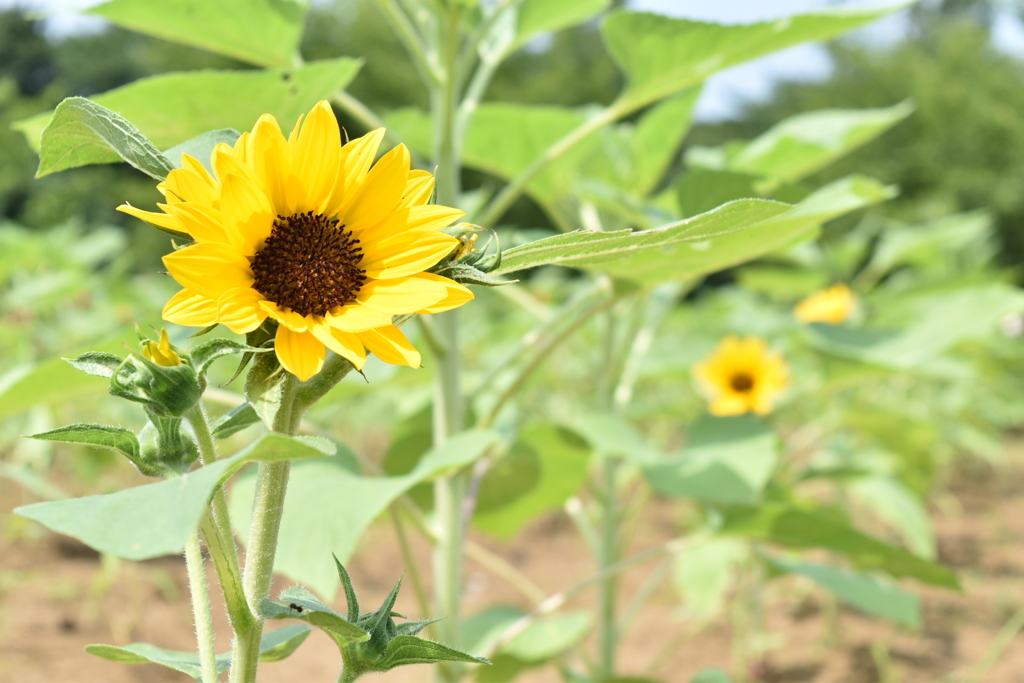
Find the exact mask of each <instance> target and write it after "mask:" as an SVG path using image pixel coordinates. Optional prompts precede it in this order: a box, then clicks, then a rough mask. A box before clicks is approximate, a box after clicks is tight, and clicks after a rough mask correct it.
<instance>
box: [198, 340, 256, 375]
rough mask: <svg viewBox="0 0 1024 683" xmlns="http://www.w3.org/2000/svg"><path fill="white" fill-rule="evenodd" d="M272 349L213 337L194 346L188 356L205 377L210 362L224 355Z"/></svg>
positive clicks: (199, 372)
mask: <svg viewBox="0 0 1024 683" xmlns="http://www.w3.org/2000/svg"><path fill="white" fill-rule="evenodd" d="M271 350H272V349H269V348H257V347H255V346H249V345H248V344H242V343H240V342H236V341H232V340H230V339H211V340H210V341H208V342H203V343H202V344H200V345H199V346H196V347H195V348H193V349H192V350H191V351H190V352H189V354H188V356H189V362H190V363H191V365H192V369H193V370H195V371H196V374H197V375H199V377H205V376H206V371H207V370H209V368H210V364H211V363H213V361H215V360H217V359H218V358H221V357H222V356H228V355H231V354H233V353H246V354H251V353H266V352H267V351H271Z"/></svg>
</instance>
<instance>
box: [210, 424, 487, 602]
mask: <svg viewBox="0 0 1024 683" xmlns="http://www.w3.org/2000/svg"><path fill="white" fill-rule="evenodd" d="M498 438H499V437H498V435H497V434H496V433H494V432H491V431H485V430H471V431H468V432H464V433H462V434H460V435H459V436H458V437H456V438H454V439H452V440H451V441H448V442H447V443H445V444H444V446H443V447H440V448H435V449H432V450H431V451H430V452H428V453H427V454H426V455H425V456H424V457H423V458H421V459H420V461H419V463H418V464H417V465H416V467H415V468H413V470H412V471H410V472H409V473H408V474H405V475H401V476H397V477H364V476H360V475H358V474H355V473H353V472H352V470H351V469H350V468H349V467H347V466H345V465H343V464H341V463H340V462H339V461H337V460H336V459H334V458H331V459H329V460H324V461H322V462H316V463H314V462H309V463H296V464H295V465H294V466H293V467H292V472H291V478H290V480H289V484H288V497H287V498H286V499H285V505H284V516H283V517H282V519H281V531H280V536H279V539H280V541H279V543H278V552H277V560H276V564H275V567H274V569H275V571H277V572H278V573H280V574H283V575H285V576H287V577H289V578H291V579H294V580H296V581H300V582H302V583H303V584H304V585H306V586H309V587H310V588H312V589H313V590H314V591H316V592H317V593H319V594H321V595H324V596H333V595H334V593H335V591H336V590H337V588H338V585H339V579H338V574H337V572H336V571H335V568H333V567H331V566H330V564H329V563H325V562H323V556H324V553H334V554H335V555H336V556H337V557H338V559H339V560H340V561H341V562H345V561H347V560H348V557H349V555H350V554H351V553H352V550H353V549H354V548H355V545H356V542H357V541H358V540H359V537H360V536H361V535H362V533H363V530H364V529H365V528H366V527H367V526H368V525H369V524H370V522H372V521H373V520H374V519H375V518H376V517H377V516H378V515H380V514H381V513H382V512H384V510H386V509H387V507H388V505H390V504H391V502H392V501H394V500H395V498H397V497H398V496H400V495H401V494H403V493H404V492H406V491H408V490H409V489H410V488H411V487H412V486H414V485H415V484H417V483H419V482H421V481H426V480H428V479H430V478H432V477H435V476H437V475H439V474H441V473H443V472H447V471H449V470H453V469H458V468H461V467H465V466H466V465H469V464H471V463H473V462H475V461H476V460H477V459H478V458H480V457H481V456H482V455H483V454H484V453H486V452H487V450H488V449H489V448H490V447H491V446H492V445H493V444H495V443H496V442H497V440H498ZM253 491H254V481H253V478H252V477H243V478H241V479H239V481H237V482H236V483H235V485H234V487H233V489H232V492H231V493H232V495H231V499H230V500H231V518H232V523H233V524H234V525H235V530H236V531H237V532H238V534H239V535H240V536H241V537H242V540H243V542H244V541H246V540H247V537H246V535H247V533H248V528H249V515H250V514H251V512H250V507H251V502H252V495H253ZM313 520H315V521H313Z"/></svg>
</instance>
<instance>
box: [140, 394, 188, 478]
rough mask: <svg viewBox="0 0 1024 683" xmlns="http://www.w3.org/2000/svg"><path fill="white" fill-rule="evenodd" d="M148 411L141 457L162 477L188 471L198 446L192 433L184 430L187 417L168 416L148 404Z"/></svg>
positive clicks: (143, 431)
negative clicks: (157, 411)
mask: <svg viewBox="0 0 1024 683" xmlns="http://www.w3.org/2000/svg"><path fill="white" fill-rule="evenodd" d="M146 413H147V414H148V415H149V422H147V423H146V426H145V427H143V428H142V431H141V432H139V460H140V461H142V462H143V463H145V464H146V466H147V467H149V468H150V469H152V470H155V471H157V472H159V476H162V477H173V476H179V475H182V474H184V473H185V472H188V469H189V466H191V465H192V463H194V462H195V461H196V460H197V459H198V458H199V448H198V447H197V446H196V442H195V441H194V440H193V438H192V435H191V433H189V432H187V431H185V425H184V423H185V421H184V420H183V419H182V418H180V417H165V416H163V415H160V414H158V413H156V412H155V411H153V410H150V409H149V408H148V407H147V409H146ZM140 469H141V468H140ZM143 474H145V472H143ZM151 476H153V475H151Z"/></svg>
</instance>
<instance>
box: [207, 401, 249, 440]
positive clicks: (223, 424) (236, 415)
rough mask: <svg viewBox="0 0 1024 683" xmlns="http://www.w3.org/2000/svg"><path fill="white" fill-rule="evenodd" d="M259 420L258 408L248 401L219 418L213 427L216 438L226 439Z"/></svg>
mask: <svg viewBox="0 0 1024 683" xmlns="http://www.w3.org/2000/svg"><path fill="white" fill-rule="evenodd" d="M259 421H260V416H259V415H257V414H256V410H255V409H254V408H253V407H252V406H251V405H250V404H249V403H248V402H246V403H243V404H242V405H240V406H235V407H234V408H232V409H231V410H229V411H228V412H226V413H224V414H223V415H221V416H220V417H219V418H217V421H216V422H214V423H213V427H212V432H213V436H214V438H216V439H226V438H228V437H229V436H231V435H233V434H235V433H237V432H240V431H242V430H243V429H245V428H246V427H248V426H250V425H253V424H256V423H257V422H259Z"/></svg>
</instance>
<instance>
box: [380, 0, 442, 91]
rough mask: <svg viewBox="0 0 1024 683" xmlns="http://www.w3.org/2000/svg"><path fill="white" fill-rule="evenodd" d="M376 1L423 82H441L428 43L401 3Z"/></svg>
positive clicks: (431, 83) (386, 0)
mask: <svg viewBox="0 0 1024 683" xmlns="http://www.w3.org/2000/svg"><path fill="white" fill-rule="evenodd" d="M374 2H375V3H376V5H377V7H379V8H380V9H381V11H382V12H384V16H386V17H387V19H388V21H389V22H390V23H391V26H392V28H394V29H395V33H396V34H397V35H398V38H399V39H400V40H401V41H402V44H403V45H405V49H406V51H407V52H408V53H409V56H410V57H412V62H413V64H414V65H415V66H416V70H417V71H418V72H419V74H420V78H422V79H423V82H424V83H427V84H428V85H433V86H436V85H437V84H438V83H440V81H441V76H440V74H439V73H438V69H437V67H436V66H435V65H434V64H432V63H431V61H430V56H429V54H428V52H427V44H426V43H425V42H424V40H423V38H422V36H420V34H419V33H418V32H417V31H416V27H415V26H413V24H412V22H411V21H410V20H409V17H408V16H407V15H406V13H405V12H404V11H403V10H402V8H401V7H400V6H399V4H398V3H397V2H395V0H374Z"/></svg>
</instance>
